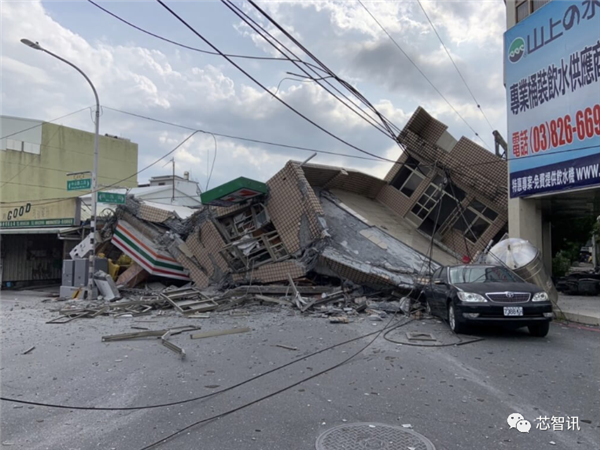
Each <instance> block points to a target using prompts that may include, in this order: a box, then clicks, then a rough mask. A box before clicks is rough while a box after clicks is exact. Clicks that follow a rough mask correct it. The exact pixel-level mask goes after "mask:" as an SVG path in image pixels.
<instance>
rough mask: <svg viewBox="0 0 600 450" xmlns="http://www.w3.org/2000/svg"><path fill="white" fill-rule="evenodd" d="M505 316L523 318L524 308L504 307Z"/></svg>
mask: <svg viewBox="0 0 600 450" xmlns="http://www.w3.org/2000/svg"><path fill="white" fill-rule="evenodd" d="M504 315H505V316H522V315H523V307H522V306H505V307H504Z"/></svg>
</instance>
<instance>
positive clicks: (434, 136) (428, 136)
mask: <svg viewBox="0 0 600 450" xmlns="http://www.w3.org/2000/svg"><path fill="white" fill-rule="evenodd" d="M404 129H405V130H410V131H412V132H413V133H416V134H417V135H419V136H420V137H421V138H423V139H424V140H426V141H428V142H431V143H436V142H437V141H438V139H439V138H440V137H442V134H444V131H446V130H447V129H448V127H447V126H446V125H444V124H443V123H442V122H440V121H439V120H437V119H434V118H433V117H432V116H430V115H429V113H427V111H425V110H424V109H423V108H421V107H420V106H419V107H418V108H417V110H416V111H415V113H414V114H413V116H412V117H411V118H410V120H409V121H408V123H407V124H406V126H405V127H404Z"/></svg>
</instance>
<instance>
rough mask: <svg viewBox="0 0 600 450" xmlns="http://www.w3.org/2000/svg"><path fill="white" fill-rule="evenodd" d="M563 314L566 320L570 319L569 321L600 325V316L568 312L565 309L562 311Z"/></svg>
mask: <svg viewBox="0 0 600 450" xmlns="http://www.w3.org/2000/svg"><path fill="white" fill-rule="evenodd" d="M562 315H563V316H564V318H565V320H568V321H569V322H577V323H581V324H583V325H595V326H600V317H595V316H588V315H585V314H578V313H572V312H567V311H564V310H563V311H562Z"/></svg>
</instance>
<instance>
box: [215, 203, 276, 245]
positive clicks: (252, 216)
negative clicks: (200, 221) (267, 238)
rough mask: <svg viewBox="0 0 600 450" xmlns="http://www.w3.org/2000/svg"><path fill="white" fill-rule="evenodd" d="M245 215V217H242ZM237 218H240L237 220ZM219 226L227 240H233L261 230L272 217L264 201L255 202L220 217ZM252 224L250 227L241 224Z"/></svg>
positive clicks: (217, 221)
mask: <svg viewBox="0 0 600 450" xmlns="http://www.w3.org/2000/svg"><path fill="white" fill-rule="evenodd" d="M248 213H249V214H248ZM242 216H243V217H242ZM236 218H240V219H239V220H237V221H236ZM216 223H217V228H218V229H219V232H220V233H221V235H222V236H223V238H224V239H225V241H226V242H232V241H235V240H237V239H240V238H241V237H243V236H246V235H248V234H251V233H254V232H255V231H257V230H260V229H261V228H263V227H264V226H265V225H267V224H269V223H271V217H270V216H269V213H268V211H267V208H266V206H265V205H264V204H263V203H253V204H250V205H248V206H247V207H246V208H243V209H239V210H237V211H236V212H234V213H232V214H228V215H227V216H224V217H219V218H218V219H217V220H216ZM248 223H250V224H252V225H253V226H251V227H250V228H244V229H240V227H239V225H242V226H244V224H248Z"/></svg>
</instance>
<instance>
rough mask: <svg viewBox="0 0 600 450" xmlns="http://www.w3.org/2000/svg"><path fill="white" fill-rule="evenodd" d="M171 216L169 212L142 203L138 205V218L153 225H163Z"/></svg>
mask: <svg viewBox="0 0 600 450" xmlns="http://www.w3.org/2000/svg"><path fill="white" fill-rule="evenodd" d="M171 216H172V213H171V212H169V211H166V210H164V209H160V208H155V207H154V206H149V205H146V204H144V203H142V204H140V209H139V211H138V217H139V218H140V219H142V220H146V221H148V222H153V223H163V222H164V221H165V220H167V219H168V218H169V217H171Z"/></svg>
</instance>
